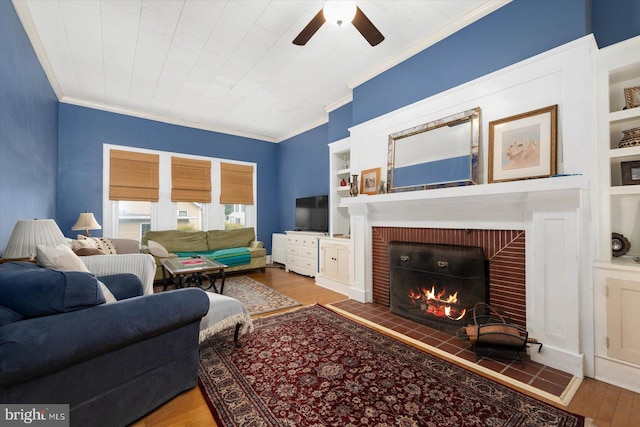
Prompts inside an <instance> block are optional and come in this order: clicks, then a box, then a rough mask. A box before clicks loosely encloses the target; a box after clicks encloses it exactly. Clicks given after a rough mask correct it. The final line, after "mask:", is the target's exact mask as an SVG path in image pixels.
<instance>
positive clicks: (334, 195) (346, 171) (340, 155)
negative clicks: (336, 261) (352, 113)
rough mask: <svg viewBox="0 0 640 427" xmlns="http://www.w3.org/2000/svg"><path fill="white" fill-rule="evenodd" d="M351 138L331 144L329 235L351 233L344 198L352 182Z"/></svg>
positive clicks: (347, 195)
mask: <svg viewBox="0 0 640 427" xmlns="http://www.w3.org/2000/svg"><path fill="white" fill-rule="evenodd" d="M350 166H351V150H350V147H349V138H345V139H341V140H339V141H336V142H332V143H331V144H329V169H330V172H329V235H330V236H348V235H349V211H348V208H347V207H346V206H344V205H343V204H342V199H343V198H345V197H350V196H349V189H350V183H351V167H350Z"/></svg>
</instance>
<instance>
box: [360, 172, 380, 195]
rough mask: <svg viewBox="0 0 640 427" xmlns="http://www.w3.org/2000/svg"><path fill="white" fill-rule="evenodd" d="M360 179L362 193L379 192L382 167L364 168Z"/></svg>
mask: <svg viewBox="0 0 640 427" xmlns="http://www.w3.org/2000/svg"><path fill="white" fill-rule="evenodd" d="M360 179H361V182H360V193H361V194H378V183H379V182H380V168H376V169H367V170H363V171H362V174H361V178H360Z"/></svg>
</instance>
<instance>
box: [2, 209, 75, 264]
mask: <svg viewBox="0 0 640 427" xmlns="http://www.w3.org/2000/svg"><path fill="white" fill-rule="evenodd" d="M60 243H66V240H65V237H64V234H62V231H61V230H60V227H58V224H56V222H55V221H54V220H52V219H33V220H24V221H18V222H17V223H16V225H15V227H13V231H12V232H11V236H10V237H9V241H7V246H5V248H4V252H3V253H2V258H5V259H17V258H31V259H33V258H34V255H35V251H36V245H47V246H55V245H58V244H60Z"/></svg>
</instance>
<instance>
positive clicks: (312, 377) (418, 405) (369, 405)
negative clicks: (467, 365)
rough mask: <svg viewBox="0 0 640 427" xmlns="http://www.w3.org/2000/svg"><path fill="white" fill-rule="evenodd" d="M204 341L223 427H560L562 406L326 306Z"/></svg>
mask: <svg viewBox="0 0 640 427" xmlns="http://www.w3.org/2000/svg"><path fill="white" fill-rule="evenodd" d="M254 326H255V331H254V332H253V333H251V334H248V335H245V336H244V337H243V338H242V347H241V348H234V345H233V341H232V337H231V336H230V335H229V334H217V335H214V336H213V337H211V338H210V339H208V340H206V341H204V342H202V343H201V344H200V369H199V375H198V376H199V386H200V389H201V390H202V394H203V395H204V397H205V400H206V401H207V403H208V405H209V408H210V409H211V412H212V414H213V416H214V418H215V420H216V423H217V424H218V426H220V427H231V426H290V427H294V426H295V427H303V426H314V427H316V426H378V427H381V426H400V427H409V426H432V427H447V426H504V427H508V426H511V427H515V426H518V427H519V426H544V427H549V426H562V427H570V426H571V427H573V426H575V427H582V426H585V419H584V417H582V416H580V415H575V414H571V413H569V412H566V411H563V410H561V409H558V408H556V407H554V406H552V405H549V404H546V403H544V402H542V401H539V400H537V399H534V398H531V397H529V396H526V395H524V394H522V393H520V392H518V391H515V390H513V389H510V388H508V387H506V386H503V385H501V384H499V383H497V382H495V381H492V380H490V379H487V378H484V377H482V376H480V375H478V374H475V373H473V372H470V371H467V370H465V369H463V368H461V367H458V366H456V365H454V364H452V363H449V362H447V361H444V360H442V359H439V358H437V357H435V356H433V355H431V354H428V353H426V352H423V351H421V350H419V349H417V348H414V347H411V346H409V345H407V344H404V343H403V342H401V341H398V340H396V339H394V338H391V337H389V336H386V335H384V334H381V333H379V332H377V331H375V330H373V329H370V328H368V327H366V326H364V325H361V324H359V323H357V322H355V321H352V320H350V319H347V318H345V317H342V316H341V315H339V314H337V313H335V312H333V311H331V310H329V309H327V308H324V307H322V306H319V305H314V306H310V307H304V308H301V309H297V310H293V311H289V312H286V313H281V314H275V315H272V316H269V317H263V318H259V319H256V320H255V322H254Z"/></svg>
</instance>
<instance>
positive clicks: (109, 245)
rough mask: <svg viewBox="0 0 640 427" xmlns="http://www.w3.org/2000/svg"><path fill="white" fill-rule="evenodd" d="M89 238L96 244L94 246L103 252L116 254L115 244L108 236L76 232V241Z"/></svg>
mask: <svg viewBox="0 0 640 427" xmlns="http://www.w3.org/2000/svg"><path fill="white" fill-rule="evenodd" d="M82 240H91V241H93V242H94V243H95V244H96V247H97V248H98V249H100V250H101V251H102V252H104V253H105V254H106V255H115V254H117V251H116V246H115V245H114V244H113V242H112V241H111V239H109V238H108V237H87V236H83V235H82V234H78V241H82Z"/></svg>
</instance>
